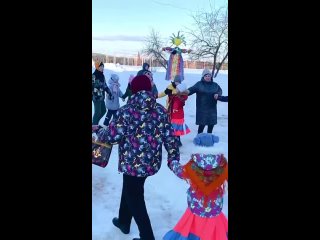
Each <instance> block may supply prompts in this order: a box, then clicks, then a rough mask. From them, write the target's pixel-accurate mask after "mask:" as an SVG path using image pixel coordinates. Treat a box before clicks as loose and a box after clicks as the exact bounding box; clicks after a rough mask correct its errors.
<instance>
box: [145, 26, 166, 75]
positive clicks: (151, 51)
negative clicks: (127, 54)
mask: <svg viewBox="0 0 320 240" xmlns="http://www.w3.org/2000/svg"><path fill="white" fill-rule="evenodd" d="M145 42H146V46H145V48H144V49H143V50H142V52H143V53H144V54H146V55H147V56H148V57H152V58H154V59H155V60H156V61H158V62H159V63H160V64H161V66H163V67H164V68H165V69H167V60H166V58H165V57H166V56H165V55H164V54H163V51H162V48H163V46H164V43H163V41H162V40H161V36H160V34H159V33H158V32H156V31H155V30H154V29H151V32H150V35H149V36H148V37H147V38H146V41H145Z"/></svg>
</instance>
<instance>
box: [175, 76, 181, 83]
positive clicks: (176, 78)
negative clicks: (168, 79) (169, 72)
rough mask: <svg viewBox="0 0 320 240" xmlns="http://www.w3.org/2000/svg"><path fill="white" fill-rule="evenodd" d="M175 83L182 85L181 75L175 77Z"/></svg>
mask: <svg viewBox="0 0 320 240" xmlns="http://www.w3.org/2000/svg"><path fill="white" fill-rule="evenodd" d="M173 81H174V82H178V83H181V77H180V75H176V76H174V80H173Z"/></svg>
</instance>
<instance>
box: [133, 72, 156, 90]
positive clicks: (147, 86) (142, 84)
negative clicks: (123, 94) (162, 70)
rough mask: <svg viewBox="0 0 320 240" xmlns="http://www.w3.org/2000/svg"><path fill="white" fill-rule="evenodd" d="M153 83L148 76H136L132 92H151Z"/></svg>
mask: <svg viewBox="0 0 320 240" xmlns="http://www.w3.org/2000/svg"><path fill="white" fill-rule="evenodd" d="M151 89H152V86H151V81H150V79H149V78H148V77H147V76H146V75H140V76H136V77H135V78H133V79H132V82H131V91H132V93H133V94H136V93H137V92H139V91H143V90H145V91H149V92H150V91H151Z"/></svg>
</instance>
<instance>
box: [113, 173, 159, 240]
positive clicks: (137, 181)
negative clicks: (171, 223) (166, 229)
mask: <svg viewBox="0 0 320 240" xmlns="http://www.w3.org/2000/svg"><path fill="white" fill-rule="evenodd" d="M146 178H147V177H133V176H129V175H126V174H123V186H122V194H121V202H120V209H119V223H120V224H121V225H125V226H130V224H131V220H132V217H133V218H134V220H135V222H136V223H137V225H138V229H139V232H140V238H141V240H155V238H154V235H153V231H152V227H151V223H150V219H149V215H148V212H147V208H146V204H145V201H144V182H145V181H146Z"/></svg>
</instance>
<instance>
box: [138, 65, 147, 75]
mask: <svg viewBox="0 0 320 240" xmlns="http://www.w3.org/2000/svg"><path fill="white" fill-rule="evenodd" d="M147 66H148V67H150V65H149V63H144V64H143V65H142V69H141V70H140V71H139V72H138V73H137V76H140V75H143V74H144V72H145V71H149V70H147V69H146V67H147Z"/></svg>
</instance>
